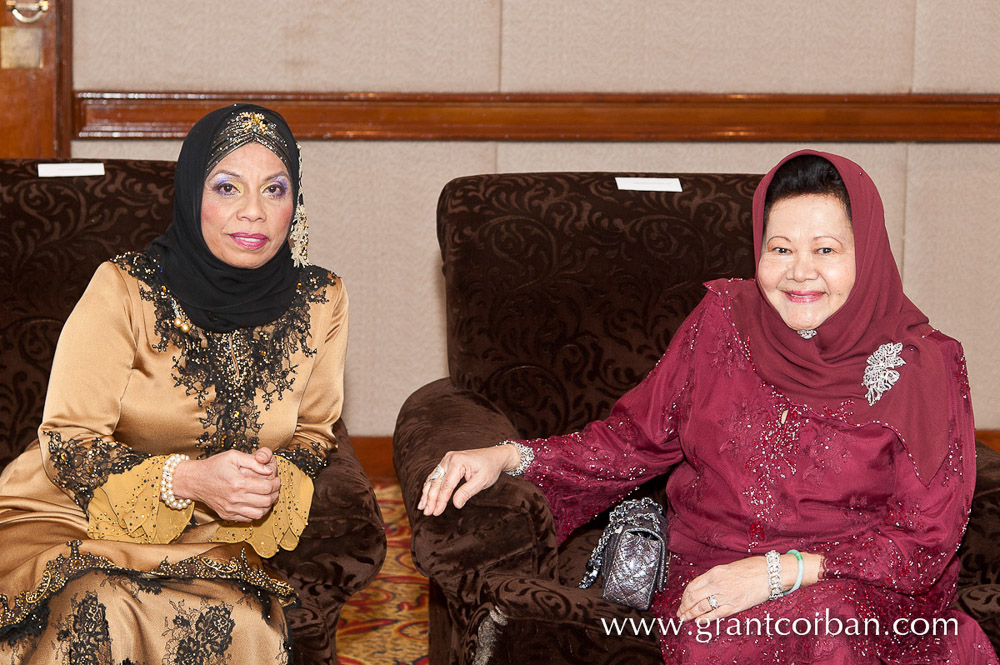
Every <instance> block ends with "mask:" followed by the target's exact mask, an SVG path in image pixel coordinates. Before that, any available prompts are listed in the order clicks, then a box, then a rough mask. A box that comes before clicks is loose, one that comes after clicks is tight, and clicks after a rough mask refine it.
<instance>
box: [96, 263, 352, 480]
mask: <svg viewBox="0 0 1000 665" xmlns="http://www.w3.org/2000/svg"><path fill="white" fill-rule="evenodd" d="M112 260H113V262H114V263H115V264H117V265H118V266H120V267H121V268H123V269H124V270H126V271H127V272H128V273H129V274H130V275H132V276H133V277H135V278H137V279H138V280H139V281H141V282H142V283H143V284H144V285H145V288H142V287H140V296H141V297H142V299H143V300H146V301H149V302H152V303H153V304H154V307H155V310H156V329H155V333H156V335H157V336H158V337H159V341H158V342H157V343H156V344H155V345H154V347H153V348H155V349H156V350H157V351H162V352H165V351H167V350H168V349H169V348H171V347H173V348H175V349H178V350H179V351H180V353H179V354H178V355H176V356H174V373H173V378H174V380H175V381H176V385H178V386H183V387H184V389H185V391H186V392H187V394H188V395H193V396H194V398H195V399H196V400H197V401H198V406H199V407H201V408H203V409H205V417H204V418H203V419H202V425H203V426H204V428H205V433H204V434H202V435H201V436H200V437H198V441H197V443H196V445H197V447H199V448H200V449H202V450H203V451H204V452H203V455H202V456H204V457H208V456H211V455H215V454H217V453H220V452H223V451H225V450H230V449H235V450H240V451H242V452H253V451H254V450H256V449H257V448H258V446H259V439H258V437H257V435H258V433H259V432H260V429H261V426H262V425H261V423H260V420H259V418H260V415H261V414H260V409H259V408H258V406H257V400H256V399H255V398H256V396H257V395H259V396H260V397H261V401H262V402H263V404H264V410H265V411H266V410H267V409H268V408H270V406H271V404H273V403H274V401H275V400H281V399H282V396H283V394H284V392H285V391H287V390H289V389H291V387H292V385H293V384H294V383H295V379H296V376H295V374H296V366H295V365H293V364H292V362H291V358H292V356H293V354H295V353H298V352H300V351H301V352H302V353H303V354H304V355H306V356H307V357H308V356H312V355H314V354H315V353H316V349H315V348H312V347H310V346H309V338H310V337H311V334H312V333H311V331H310V326H309V306H310V304H312V303H325V302H327V299H326V288H327V287H328V286H330V285H332V284H335V283H336V280H337V276H336V275H334V274H333V273H330V272H328V271H326V270H323V269H322V268H319V267H316V266H307V267H305V268H303V269H302V272H301V274H300V281H299V283H298V288H297V290H296V292H295V296H294V297H293V298H292V303H291V305H289V307H288V309H287V310H286V311H285V313H284V314H282V315H281V317H280V318H279V319H278V320H277V321H275V322H274V323H271V324H268V325H266V326H259V327H256V328H252V329H238V330H235V331H233V332H231V333H214V332H209V331H205V330H202V329H200V328H198V327H196V326H190V327H189V330H188V331H187V332H185V331H184V330H182V328H181V327H179V326H177V325H175V318H177V312H175V310H174V299H173V298H172V297H171V295H170V293H169V291H168V289H167V287H166V286H165V285H164V284H163V280H162V270H161V269H160V267H159V264H158V263H157V262H156V259H155V258H154V257H153V256H151V255H149V254H146V253H144V252H129V253H126V254H122V255H120V256H117V257H115V258H114V259H112ZM285 457H286V458H287V459H288V460H289V461H290V462H292V463H294V464H296V466H300V468H302V471H303V472H304V473H308V474H310V475H314V474H313V472H315V473H318V471H315V467H316V464H321V465H322V466H325V465H326V461H327V460H326V455H325V453H323V454H321V455H319V456H315V455H312V457H316V459H310V453H309V452H308V451H306V452H305V453H304V454H298V453H296V454H290V455H285ZM300 463H304V464H306V466H305V467H302V466H301V465H300ZM322 466H320V467H319V468H320V469H322Z"/></svg>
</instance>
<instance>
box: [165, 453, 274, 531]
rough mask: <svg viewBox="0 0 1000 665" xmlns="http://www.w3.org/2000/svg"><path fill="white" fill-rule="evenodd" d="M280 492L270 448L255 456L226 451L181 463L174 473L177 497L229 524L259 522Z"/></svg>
mask: <svg viewBox="0 0 1000 665" xmlns="http://www.w3.org/2000/svg"><path fill="white" fill-rule="evenodd" d="M280 489H281V478H279V477H278V462H277V458H276V457H275V456H274V453H273V452H271V450H270V449H269V448H259V449H258V450H256V451H255V452H254V453H253V454H249V453H241V452H239V451H238V450H227V451H226V452H224V453H219V454H217V455H212V456H211V457H207V458H205V459H197V460H187V461H184V462H181V463H180V464H178V465H177V469H176V470H175V471H174V496H176V497H179V498H182V499H194V500H195V501H200V502H201V503H204V504H205V505H206V506H208V507H209V508H211V509H212V510H213V511H215V513H216V514H217V515H218V516H219V517H220V518H221V519H223V520H225V521H229V522H252V521H253V520H257V519H260V518H261V517H263V516H264V515H266V514H267V513H268V511H270V510H271V507H272V506H273V505H274V503H275V502H276V501H277V500H278V491H279V490H280Z"/></svg>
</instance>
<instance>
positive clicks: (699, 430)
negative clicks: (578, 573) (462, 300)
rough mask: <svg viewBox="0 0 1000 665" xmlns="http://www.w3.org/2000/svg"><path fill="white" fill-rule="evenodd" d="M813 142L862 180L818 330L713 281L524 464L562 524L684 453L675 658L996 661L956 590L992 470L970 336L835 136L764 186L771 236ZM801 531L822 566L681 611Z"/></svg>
mask: <svg viewBox="0 0 1000 665" xmlns="http://www.w3.org/2000/svg"><path fill="white" fill-rule="evenodd" d="M804 154H812V155H818V156H820V157H822V158H824V159H826V160H827V161H829V162H831V163H832V164H833V165H834V166H835V168H836V169H837V171H838V172H839V174H840V175H841V177H842V179H843V181H844V185H845V187H846V189H847V192H848V194H849V201H850V206H849V208H848V210H849V215H850V217H851V225H852V230H853V234H854V241H855V261H856V267H857V272H856V275H857V276H856V280H855V282H854V286H853V288H852V290H851V293H850V296H849V298H848V300H847V302H846V303H845V304H844V305H843V306H841V307H840V309H838V310H837V311H836V312H835V313H834V314H832V315H831V316H830V317H829V318H828V319H827V320H825V321H824V322H823V323H822V324H820V326H818V328H817V331H815V333H814V338H809V339H807V340H804V339H802V337H800V336H799V335H797V334H796V332H795V331H793V330H791V329H790V328H789V327H788V326H787V325H785V324H784V323H783V321H782V320H781V318H780V317H779V315H778V314H777V312H776V311H775V310H774V308H773V307H771V306H770V305H769V304H768V303H767V301H766V299H765V298H764V297H763V295H762V294H761V293H760V291H759V289H758V288H757V285H756V284H755V283H754V282H753V281H744V280H730V281H727V280H716V281H715V282H710V283H709V284H707V285H706V286H708V288H709V293H708V294H707V295H706V296H705V298H704V300H703V301H702V302H701V304H700V305H699V306H698V307H697V308H696V309H695V310H694V311H693V312H692V313H691V315H690V316H689V317H688V319H687V320H686V321H685V323H684V324H683V325H682V326H681V328H680V329H679V330H678V331H677V333H676V334H675V335H674V337H673V339H672V340H671V343H670V347H669V348H668V349H667V352H666V354H665V355H664V356H663V357H662V358H661V359H660V361H659V363H658V364H657V365H656V367H655V368H654V369H653V370H652V371H651V372H650V373H649V375H648V376H647V377H646V378H645V379H644V380H643V381H642V383H640V384H639V385H638V386H636V387H635V388H634V389H633V390H631V391H630V392H628V393H627V394H625V396H623V397H622V398H621V399H620V400H619V401H618V402H617V403H616V404H615V406H614V407H613V409H612V411H611V415H610V416H609V417H608V418H607V419H605V420H603V421H597V422H594V423H591V424H590V425H588V426H587V427H585V428H584V429H583V430H582V431H580V432H577V433H573V434H568V435H563V436H554V437H550V438H547V439H536V440H533V441H527V442H524V443H525V444H526V445H528V446H529V447H531V448H532V449H533V450H534V452H535V457H534V460H533V462H531V464H530V465H529V467H528V469H527V470H526V471H525V474H524V475H525V478H526V479H528V480H529V481H531V482H533V483H535V484H537V485H538V486H539V487H540V488H541V489H542V492H543V493H544V495H545V497H546V499H547V500H548V502H549V505H550V507H551V509H552V514H553V516H554V518H555V524H556V529H557V534H558V536H559V538H560V541H561V540H562V539H565V538H566V537H567V536H568V535H569V534H570V533H571V532H572V531H573V530H574V529H576V528H577V527H579V526H581V525H583V524H584V523H586V522H587V521H589V520H590V519H591V518H593V517H594V516H595V515H597V514H599V513H600V512H602V511H604V510H605V509H607V508H609V507H610V506H612V505H614V504H615V503H616V502H618V501H619V500H620V499H621V498H622V497H624V496H625V495H626V494H628V493H629V492H631V491H632V490H634V489H635V488H637V487H638V486H639V485H640V484H642V483H643V482H645V481H646V480H649V479H651V478H653V477H655V476H658V475H662V474H665V473H667V472H668V471H670V470H671V467H675V465H676V468H673V470H672V472H671V473H670V477H669V479H668V481H667V488H666V494H667V501H668V506H667V511H666V514H667V518H668V520H669V535H670V545H669V547H670V551H671V553H672V559H671V567H670V576H669V579H668V582H667V585H666V587H665V588H664V590H663V591H662V592H661V593H660V594H659V595H658V596H657V597H656V599H655V600H654V604H653V607H652V608H651V609H652V612H653V613H654V614H655V615H656V616H657V617H659V618H660V620H661V625H660V631H659V632H660V635H661V638H660V639H661V647H662V650H663V658H664V661H665V662H666V663H754V664H756V663H800V664H801V663H984V664H997V663H998V659H997V656H996V653H995V652H994V650H993V648H992V645H991V644H990V642H989V641H988V640H987V638H986V636H985V634H984V633H983V631H982V629H981V628H980V626H979V625H978V624H977V623H976V622H975V621H974V620H973V619H972V618H971V617H969V616H968V615H966V614H964V613H962V612H960V611H958V610H955V609H950V607H949V606H950V605H951V603H952V601H953V600H954V598H955V589H956V584H957V579H958V572H959V561H958V558H957V556H956V552H957V550H958V546H959V543H960V541H961V539H962V534H963V533H964V531H965V526H966V523H967V522H968V514H969V507H970V504H971V501H972V494H973V489H974V486H975V480H976V456H975V430H974V425H973V417H972V405H971V402H970V398H969V381H968V376H967V374H966V369H965V359H964V355H963V352H962V347H961V345H960V344H959V343H958V342H956V341H955V340H953V339H951V338H949V337H947V336H946V335H944V334H942V333H940V332H938V331H936V330H934V329H933V328H931V327H930V325H929V324H928V322H927V318H926V317H925V316H924V315H923V314H922V313H921V312H920V311H919V310H918V309H917V308H916V307H915V306H914V305H913V303H911V302H910V301H909V299H907V298H906V296H905V294H904V293H903V290H902V281H901V279H900V277H899V272H898V270H897V268H896V264H895V261H894V260H893V258H892V253H891V250H890V249H889V241H888V236H887V234H886V231H885V218H884V210H883V207H882V201H881V198H880V197H879V195H878V191H877V189H876V187H875V185H874V183H873V182H872V180H871V179H870V178H869V177H868V175H867V174H866V173H864V171H863V169H861V167H860V166H858V165H857V164H855V163H853V162H851V161H850V160H847V159H845V158H843V157H839V156H837V155H830V154H826V153H817V152H815V151H802V152H799V153H795V154H792V155H789V156H788V157H786V158H785V159H784V160H783V161H782V163H779V165H778V166H776V167H775V169H773V170H772V171H771V172H770V173H769V174H768V175H767V176H765V177H764V179H763V180H762V181H761V184H760V186H759V187H758V189H757V192H756V193H755V196H754V239H755V240H754V244H755V253H756V256H757V257H758V259H759V257H760V253H761V240H762V238H763V235H764V207H765V197H766V192H767V188H768V186H769V184H770V182H771V180H772V178H773V177H774V174H775V172H776V171H777V170H778V169H779V168H780V167H781V166H782V165H783V164H784V163H785V162H787V161H789V160H790V159H792V158H794V157H797V156H799V155H804ZM755 361H756V362H755ZM870 372H871V373H873V376H872V378H871V379H870V378H869V373H870ZM890 379H891V380H890ZM865 387H868V389H869V393H868V395H867V396H866V395H865V390H864V388H865ZM883 396H884V398H883ZM866 397H867V399H866ZM791 549H796V550H799V551H800V552H809V553H815V554H821V555H823V556H824V564H823V570H822V571H821V575H820V581H819V582H817V583H816V584H813V585H811V586H808V587H805V588H802V589H799V590H797V591H795V592H793V593H791V594H788V595H786V596H783V597H780V598H778V599H776V600H773V601H766V602H764V603H761V604H759V605H757V606H755V607H752V608H750V609H747V610H745V611H743V612H739V613H737V614H735V615H732V616H730V617H727V618H724V619H721V620H719V621H718V622H715V623H713V624H711V625H709V626H701V627H699V626H695V625H691V624H687V625H681V626H678V625H677V621H678V620H677V619H676V615H677V609H678V607H679V605H680V599H681V594H682V593H683V591H684V588H685V586H686V585H687V583H688V582H690V581H691V580H692V579H694V578H695V577H697V576H698V575H700V574H702V573H704V572H706V571H707V570H709V569H710V568H712V567H713V566H716V565H720V564H726V563H731V562H733V561H737V560H740V559H744V558H747V557H750V556H761V555H764V554H765V553H767V552H768V551H770V550H777V551H778V552H779V553H784V552H787V551H788V550H791ZM762 574H763V572H762ZM671 620H673V621H672V622H671Z"/></svg>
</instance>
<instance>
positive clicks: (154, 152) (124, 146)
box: [70, 141, 181, 162]
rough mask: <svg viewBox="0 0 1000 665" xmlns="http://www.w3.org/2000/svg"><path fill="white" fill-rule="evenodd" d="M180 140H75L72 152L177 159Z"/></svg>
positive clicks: (84, 156)
mask: <svg viewBox="0 0 1000 665" xmlns="http://www.w3.org/2000/svg"><path fill="white" fill-rule="evenodd" d="M180 151H181V142H180V141H73V142H72V143H71V144H70V154H71V155H73V157H78V158H81V159H167V160H170V161H172V162H173V161H177V155H178V154H180Z"/></svg>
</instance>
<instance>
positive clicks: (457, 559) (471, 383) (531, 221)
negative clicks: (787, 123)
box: [393, 173, 1000, 665]
mask: <svg viewBox="0 0 1000 665" xmlns="http://www.w3.org/2000/svg"><path fill="white" fill-rule="evenodd" d="M616 175H619V176H620V175H627V174H608V173H549V174H499V175H482V176H473V177H466V178H459V179H457V180H454V181H452V182H451V183H449V184H448V185H447V186H446V187H445V189H444V191H443V192H442V194H441V198H440V201H439V204H438V239H439V242H440V245H441V255H442V259H443V263H444V267H443V270H444V276H445V292H446V298H447V306H446V316H447V331H448V365H449V376H448V377H447V378H444V379H440V380H438V381H435V382H433V383H431V384H428V385H427V386H424V387H423V388H421V389H420V390H418V391H417V392H415V393H414V394H413V395H412V396H411V397H410V398H409V399H408V400H407V401H406V403H405V404H404V405H403V407H402V410H401V411H400V414H399V418H398V421H397V424H396V431H395V437H394V442H393V449H394V463H395V467H396V471H397V474H398V476H399V480H400V483H401V485H402V489H403V496H404V499H405V502H406V508H407V512H408V514H409V515H410V521H411V523H412V526H413V541H412V549H413V556H414V560H415V562H416V564H417V566H418V567H419V568H420V570H421V571H422V572H423V573H424V574H426V575H427V576H428V577H430V578H431V606H430V622H431V623H430V661H431V663H432V665H445V664H452V663H460V664H463V665H471V664H475V665H485V664H486V663H512V664H516V665H527V664H528V663H579V664H581V665H583V664H587V665H594V664H595V663H635V662H644V663H658V662H660V661H661V656H660V652H659V647H658V645H657V642H656V637H655V633H654V634H651V635H649V636H639V637H637V636H632V635H622V636H617V635H615V636H611V637H609V636H607V635H606V634H605V633H604V630H603V629H602V624H601V622H600V618H601V617H605V618H612V617H619V618H629V617H633V618H636V619H639V618H643V617H648V616H651V615H644V614H643V613H640V612H637V611H626V609H625V608H623V607H620V606H617V605H610V604H608V603H607V602H605V601H603V600H602V599H601V597H600V590H599V589H598V586H599V585H595V587H593V588H591V589H589V590H581V589H578V588H576V584H577V582H578V581H579V579H580V577H581V575H582V574H583V571H584V566H585V563H586V560H587V557H588V556H589V554H590V551H591V549H592V548H593V545H594V544H595V543H596V540H597V536H598V535H599V533H600V530H601V528H602V520H601V518H598V520H596V521H595V522H594V523H592V524H591V525H588V526H587V527H584V528H582V529H580V530H578V531H577V532H576V533H575V534H574V535H573V536H572V537H571V538H570V539H569V540H568V541H567V542H566V543H564V544H563V545H562V546H560V547H557V546H556V538H555V533H554V531H553V524H552V515H551V513H550V511H549V508H548V505H547V504H546V502H545V499H544V498H543V496H542V494H541V493H540V492H539V491H538V489H537V488H536V487H534V486H533V485H531V484H530V483H528V482H525V481H524V480H521V479H514V478H510V477H507V476H501V479H500V481H499V482H498V483H497V485H496V486H494V487H493V488H491V489H490V490H488V491H485V492H483V493H481V494H480V495H478V496H476V497H474V499H473V500H472V501H470V502H469V504H468V505H466V507H465V508H464V509H463V510H461V511H457V510H455V509H454V508H449V509H448V510H447V511H446V512H445V513H444V515H442V516H441V517H438V518H425V517H423V515H422V514H420V513H418V512H417V510H416V504H417V502H418V500H419V497H420V490H421V485H422V483H423V481H424V479H425V478H426V476H427V474H428V473H429V472H430V471H431V469H432V468H433V467H434V465H435V464H436V463H437V462H438V460H440V459H441V456H442V455H443V454H444V453H445V452H446V451H448V450H455V449H462V448H471V447H483V446H490V445H493V444H495V443H496V442H497V441H501V440H503V439H507V438H515V437H536V436H544V435H549V434H553V433H558V432H569V431H573V430H576V429H579V428H580V427H581V426H582V425H584V424H585V423H587V422H589V421H591V420H594V419H596V418H602V417H604V416H606V415H607V414H608V412H609V410H610V407H611V405H612V404H613V403H614V401H615V400H616V399H617V398H618V397H619V396H620V395H622V394H623V393H624V392H626V391H627V390H628V389H629V388H631V387H633V386H634V385H635V384H637V383H638V382H639V380H640V379H641V378H642V377H643V376H644V375H645V373H646V372H647V371H648V370H649V369H650V368H651V367H652V366H653V364H654V363H655V362H656V360H657V359H658V358H659V357H660V355H661V354H662V352H663V350H664V349H665V348H666V346H667V344H668V342H669V340H670V337H671V335H672V333H673V332H674V330H675V329H676V328H677V326H678V325H679V324H680V323H681V321H682V320H683V319H684V317H685V316H686V315H687V313H688V312H689V311H690V310H691V309H692V308H693V307H694V306H695V305H696V304H697V303H698V301H699V300H700V299H701V297H702V295H703V294H704V288H703V287H702V283H703V282H705V281H707V280H710V279H714V278H717V277H728V276H733V277H747V276H751V275H752V274H753V269H754V266H753V258H752V244H751V237H750V228H751V215H750V210H751V198H752V194H753V191H754V188H755V187H756V185H757V183H758V182H759V180H760V176H756V175H718V174H716V175H707V174H701V175H680V176H677V177H679V178H680V181H681V183H682V186H683V192H682V193H679V194H674V193H665V192H636V191H619V189H618V187H617V186H616V181H615V178H614V176H616ZM978 452H979V455H980V457H979V476H978V482H979V488H978V490H977V495H976V499H975V503H974V506H973V515H972V523H971V524H970V527H969V533H968V534H967V536H966V539H965V543H964V545H963V548H962V550H961V557H962V564H963V570H962V578H961V589H960V591H959V600H958V604H959V605H960V606H962V607H963V608H964V609H966V610H967V611H968V612H969V613H970V614H972V615H973V616H974V617H976V618H977V619H978V620H979V621H980V622H981V624H982V625H983V627H984V628H985V629H986V630H987V631H988V632H989V633H990V635H991V639H993V641H994V643H995V644H1000V623H998V620H1000V547H998V545H997V543H998V542H1000V455H997V454H996V453H995V452H993V451H992V450H990V449H988V448H986V447H985V446H979V447H978ZM664 482H665V478H661V479H657V480H654V481H652V483H651V484H650V485H649V486H647V487H644V488H643V490H641V491H644V492H646V493H652V494H654V495H657V496H661V497H662V488H663V484H664ZM604 519H606V517H605V518H604Z"/></svg>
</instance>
